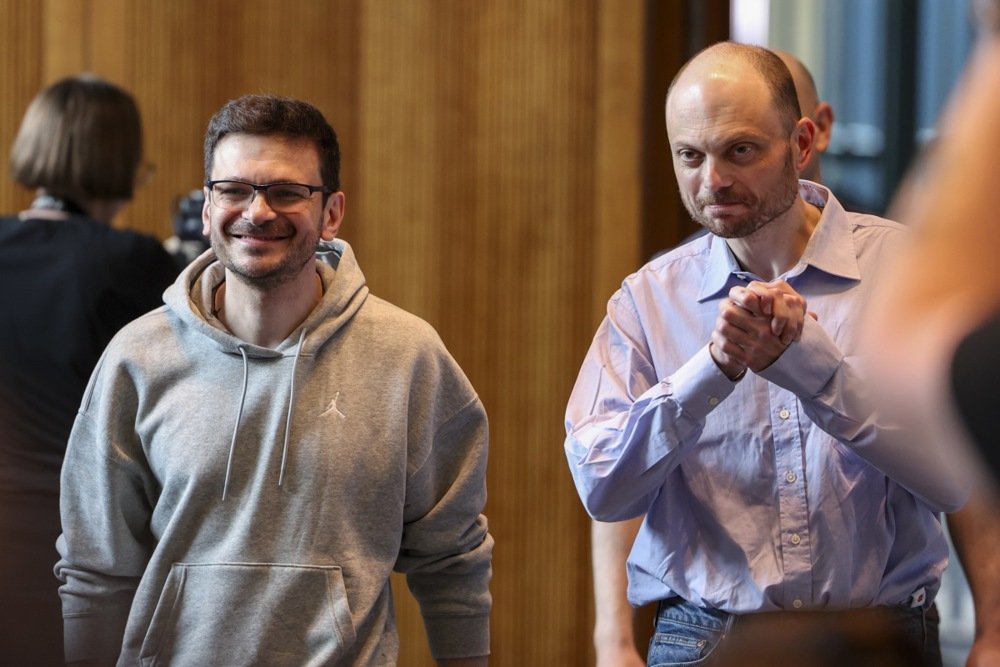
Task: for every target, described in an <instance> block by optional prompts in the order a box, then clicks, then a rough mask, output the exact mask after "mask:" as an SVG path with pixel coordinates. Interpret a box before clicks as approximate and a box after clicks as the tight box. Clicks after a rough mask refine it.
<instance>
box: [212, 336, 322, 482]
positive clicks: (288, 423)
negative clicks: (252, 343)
mask: <svg viewBox="0 0 1000 667" xmlns="http://www.w3.org/2000/svg"><path fill="white" fill-rule="evenodd" d="M305 338H306V330H305V328H303V329H302V333H300V334H299V343H298V345H297V346H296V347H295V359H294V360H293V361H292V376H291V379H290V380H289V389H288V412H287V413H286V414H285V441H284V443H283V444H282V447H281V469H280V470H279V471H278V486H279V487H280V486H281V483H282V482H283V481H285V464H286V462H287V461H288V441H289V439H290V437H291V432H292V414H293V412H294V409H295V371H296V370H297V369H298V366H299V357H301V356H302V343H303V342H305ZM239 350H240V354H241V355H243V390H242V391H241V392H240V407H239V411H238V412H237V413H236V425H235V426H234V427H233V439H232V442H230V443H229V460H228V461H227V462H226V479H225V482H223V485H222V499H223V500H225V499H226V494H227V493H228V492H229V478H230V475H231V474H232V471H233V458H234V454H235V453H236V437H237V436H238V435H239V432H240V422H242V421H243V406H244V405H245V403H246V398H247V383H248V380H249V377H250V362H249V361H248V359H247V352H246V349H244V347H243V346H242V345H241V346H240V348H239Z"/></svg>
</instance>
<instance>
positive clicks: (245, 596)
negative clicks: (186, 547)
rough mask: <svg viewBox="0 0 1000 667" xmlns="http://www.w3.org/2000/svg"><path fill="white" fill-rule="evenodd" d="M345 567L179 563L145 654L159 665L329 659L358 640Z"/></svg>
mask: <svg viewBox="0 0 1000 667" xmlns="http://www.w3.org/2000/svg"><path fill="white" fill-rule="evenodd" d="M354 640H355V630H354V624H353V622H352V621H351V610H350V606H349V605H348V601H347V590H346V588H345V587H344V575H343V572H342V571H341V569H340V568H339V567H335V566H327V567H321V566H309V565H287V564H274V563H197V564H190V563H176V564H174V565H173V566H172V567H171V568H170V573H169V574H168V575H167V580H166V582H165V583H164V585H163V590H162V592H161V593H160V599H159V601H158V602H157V604H156V609H155V610H154V612H153V617H152V619H151V621H150V624H149V630H148V631H147V633H146V637H145V639H144V640H143V643H142V650H141V653H140V659H141V661H142V664H143V665H144V666H145V667H152V666H153V665H232V666H234V667H236V666H238V665H260V666H261V667H269V666H275V667H277V666H284V665H289V666H291V665H295V666H296V667H300V666H303V665H327V664H332V663H335V662H336V661H337V660H338V659H340V658H342V657H343V656H344V654H345V653H346V651H347V650H348V649H349V647H350V646H351V645H352V644H353V643H354Z"/></svg>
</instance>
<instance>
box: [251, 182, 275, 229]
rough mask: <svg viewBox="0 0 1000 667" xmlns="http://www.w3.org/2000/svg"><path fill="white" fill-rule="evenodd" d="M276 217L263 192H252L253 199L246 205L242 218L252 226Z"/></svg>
mask: <svg viewBox="0 0 1000 667" xmlns="http://www.w3.org/2000/svg"><path fill="white" fill-rule="evenodd" d="M276 215H277V214H276V213H275V212H274V209H273V208H271V205H270V204H268V202H267V197H266V196H265V195H264V192H263V191H261V190H257V191H256V192H254V197H253V199H251V200H250V204H248V205H247V208H246V211H245V212H244V214H243V217H244V218H245V219H246V220H249V221H250V222H252V223H254V224H260V223H262V222H265V221H267V220H271V219H273V218H274V217H275V216H276Z"/></svg>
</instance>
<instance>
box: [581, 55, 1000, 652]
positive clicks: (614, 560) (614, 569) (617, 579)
mask: <svg viewBox="0 0 1000 667" xmlns="http://www.w3.org/2000/svg"><path fill="white" fill-rule="evenodd" d="M771 50H772V51H773V52H774V53H775V54H777V55H778V56H779V57H780V58H781V60H782V61H783V62H784V63H785V65H786V67H788V69H789V72H790V73H791V75H792V79H793V81H794V83H795V91H796V93H797V95H798V100H799V108H800V110H801V112H802V113H803V114H804V115H805V116H806V117H808V118H809V119H810V120H812V121H813V123H814V124H815V126H816V135H815V139H814V142H813V147H814V150H813V152H812V154H811V155H810V157H809V160H808V162H807V163H806V165H805V167H804V168H803V170H802V173H801V178H803V179H805V180H810V181H814V182H816V183H820V182H822V170H821V160H820V157H821V155H822V154H823V153H824V152H825V151H826V149H827V148H828V147H829V144H830V137H831V135H832V132H833V123H834V118H835V116H834V110H833V108H832V106H831V105H830V103H829V102H826V101H822V100H820V97H819V94H818V92H817V90H816V84H815V80H814V78H813V76H812V73H811V72H810V71H809V69H808V68H807V67H806V66H805V64H804V63H802V61H800V60H799V59H798V58H796V57H795V56H794V55H792V54H791V53H788V52H787V51H781V50H778V49H771ZM900 219H901V220H905V217H904V218H900ZM998 517H1000V512H998V511H997V507H996V505H995V503H994V502H993V501H992V500H991V498H990V497H989V494H983V493H978V492H977V493H976V494H975V495H974V497H973V499H972V501H971V502H970V503H969V504H968V505H967V506H966V507H964V508H963V509H961V510H959V511H958V512H954V513H951V514H949V515H948V526H949V529H950V532H951V534H952V538H953V541H954V542H955V543H956V548H957V551H958V555H959V559H960V560H961V562H962V565H963V567H964V569H965V570H966V574H967V576H968V578H969V581H970V585H971V586H972V587H973V594H974V599H975V602H976V609H977V618H978V619H979V621H980V624H981V625H982V626H984V627H986V628H995V631H993V632H978V633H977V635H976V643H975V646H974V647H973V650H972V652H971V654H970V658H969V660H968V667H977V666H978V665H979V664H980V663H978V662H977V661H976V656H977V655H979V654H980V653H982V652H985V651H991V650H1000V564H994V563H993V558H992V555H993V554H995V553H997V552H998V551H1000V518H998ZM641 524H642V517H641V516H640V517H637V518H635V519H630V520H628V521H621V522H614V523H605V522H601V521H593V522H592V527H591V552H592V566H593V567H592V569H593V582H594V599H595V605H594V606H595V612H596V613H595V624H594V647H595V649H596V655H597V665H598V667H638V666H639V665H644V664H645V659H644V658H643V657H642V656H641V655H640V654H639V652H638V650H637V643H636V637H635V629H634V616H635V614H634V610H633V608H632V606H631V604H630V603H629V602H628V596H627V584H628V581H627V574H626V566H625V564H626V560H627V558H628V554H629V551H630V550H631V548H632V544H633V543H634V541H635V536H636V534H637V533H638V531H639V527H640V525H641Z"/></svg>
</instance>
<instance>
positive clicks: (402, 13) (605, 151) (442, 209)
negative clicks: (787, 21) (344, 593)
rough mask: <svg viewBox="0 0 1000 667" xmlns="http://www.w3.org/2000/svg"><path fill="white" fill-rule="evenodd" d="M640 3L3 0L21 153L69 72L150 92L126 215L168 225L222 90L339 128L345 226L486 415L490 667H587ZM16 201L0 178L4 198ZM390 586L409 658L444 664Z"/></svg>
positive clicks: (4, 82)
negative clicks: (139, 171)
mask: <svg viewBox="0 0 1000 667" xmlns="http://www.w3.org/2000/svg"><path fill="white" fill-rule="evenodd" d="M645 6H646V3H645V2H644V1H643V0H624V1H622V2H613V1H611V0H584V1H581V0H505V1H503V2H501V1H500V0H481V1H477V2H468V1H465V0H410V1H407V2H400V1H398V0H366V1H364V2H362V1H361V0H285V1H283V2H281V3H273V2H270V1H268V0H241V1H236V0H215V1H213V2H208V3H206V2H201V1H200V0H171V2H156V1H154V0H45V1H44V2H42V3H39V4H38V5H36V4H35V3H32V2H30V1H29V0H23V2H21V1H18V0H0V19H3V23H2V24H0V30H2V31H3V35H4V36H5V37H8V38H9V39H8V41H7V42H6V43H7V44H8V48H9V49H11V50H13V52H14V53H15V54H16V57H13V58H11V59H9V60H8V62H7V63H0V86H2V87H3V88H2V90H4V91H9V92H10V95H11V97H10V98H8V99H9V100H10V104H9V105H7V106H8V107H9V108H5V110H4V111H2V112H0V113H3V114H7V115H4V116H3V118H4V119H5V122H4V126H3V128H2V131H3V132H4V135H3V138H4V139H7V141H6V145H7V146H9V140H10V139H12V137H13V132H14V131H15V130H16V125H17V123H18V122H19V120H20V116H21V114H22V113H23V110H24V107H25V106H26V105H27V102H28V100H29V99H30V98H31V96H32V95H34V93H35V92H36V91H37V89H38V87H40V86H41V85H43V84H44V83H48V82H50V81H51V80H54V79H55V78H57V76H62V75H65V74H69V73H73V72H76V71H81V70H85V69H86V70H91V71H94V72H96V73H98V74H100V75H102V76H106V77H108V78H110V79H112V80H113V81H115V82H117V83H120V84H122V85H123V86H125V87H126V88H128V89H129V90H131V91H132V92H133V93H134V94H135V96H136V98H137V100H138V102H139V104H140V107H141V109H142V112H143V118H144V125H145V129H146V137H147V146H146V148H147V150H146V152H147V156H148V158H149V160H150V161H152V162H155V163H156V164H157V175H156V178H155V179H154V181H153V182H152V183H151V184H150V185H148V186H146V187H145V188H143V189H142V190H140V191H139V193H138V195H137V197H136V199H135V201H134V202H133V203H132V204H131V205H130V206H129V208H128V209H127V211H126V213H125V215H123V216H122V217H121V219H120V220H119V221H118V224H120V225H122V226H128V227H132V228H136V229H141V230H144V231H148V232H151V233H154V234H157V235H158V236H160V237H161V238H163V237H166V236H168V235H169V234H170V233H171V226H170V211H171V205H172V202H173V200H174V198H175V197H177V196H178V195H182V194H185V193H186V192H187V191H189V190H190V189H191V188H196V187H199V185H200V183H201V181H202V156H201V139H202V135H203V132H204V128H205V124H206V122H207V120H208V118H209V116H210V115H211V113H213V112H214V111H215V110H217V109H218V107H219V106H220V105H221V104H222V103H223V102H224V101H225V100H226V99H229V98H231V97H234V96H236V95H239V94H242V93H246V92H262V91H267V92H276V93H280V94H287V95H293V96H297V97H302V98H305V99H308V100H310V101H311V102H313V103H315V104H317V105H318V106H319V107H320V108H321V109H323V111H324V112H325V113H326V114H327V115H328V117H329V118H330V119H331V121H332V122H333V124H334V126H335V127H336V129H337V131H338V134H339V136H340V139H341V143H342V148H343V152H344V165H343V174H342V176H343V182H344V188H345V190H346V192H347V202H348V203H347V219H346V221H345V225H344V229H343V235H344V236H345V238H347V239H348V240H349V241H350V242H351V243H352V244H353V245H354V246H355V249H356V250H357V252H358V255H359V258H360V261H361V265H362V267H363V268H364V270H365V272H366V275H367V276H368V279H369V283H370V285H371V286H372V289H373V292H374V293H375V294H378V295H380V296H382V297H384V298H387V299H388V300H390V301H392V302H394V303H396V304H397V305H399V306H401V307H403V308H406V309H407V310H410V311H412V312H414V313H416V314H418V315H420V316H422V317H424V318H425V319H427V320H428V321H430V322H431V324H433V325H434V326H435V327H436V328H437V330H438V331H439V333H440V334H441V336H442V338H443V340H444V341H445V343H446V344H447V345H448V347H449V349H451V351H452V353H453V354H454V355H455V357H456V358H457V359H458V361H459V363H460V364H461V365H462V367H463V368H464V369H465V371H466V373H467V374H468V375H469V377H470V379H471V380H472V382H473V384H474V385H475V387H476V388H477V390H478V391H479V393H480V395H481V396H482V399H483V401H484V403H485V405H486V407H487V411H488V413H489V415H490V421H491V456H490V466H489V473H488V480H489V492H490V495H489V501H488V505H487V514H488V516H489V520H490V525H491V530H492V532H493V534H494V535H495V537H496V539H497V549H496V554H495V568H494V581H493V585H492V590H493V593H494V599H495V608H494V615H493V652H494V659H493V661H492V664H494V665H500V666H503V665H542V664H544V665H582V664H588V663H592V660H593V652H592V649H591V640H590V630H591V622H592V614H593V603H592V599H591V594H590V583H589V582H590V569H589V524H588V521H587V519H586V517H585V515H584V513H583V510H582V509H581V507H580V504H579V501H578V499H577V498H576V495H575V491H574V490H573V488H572V483H571V481H570V478H569V473H568V471H567V469H566V461H565V456H564V454H563V449H562V440H563V437H564V435H563V430H562V417H563V411H564V407H565V402H566V399H567V396H568V393H569V390H570V388H571V386H572V383H573V381H574V379H575V376H576V373H577V370H578V368H579V364H580V361H581V360H582V357H583V354H584V352H585V350H586V348H587V346H588V345H589V342H590V338H591V336H592V335H593V331H594V328H595V326H596V324H597V322H598V321H599V319H600V316H601V313H602V312H603V308H604V304H605V302H606V300H607V298H608V296H609V295H610V293H611V291H613V290H614V288H615V287H616V285H617V284H618V283H619V282H620V281H621V279H622V278H623V277H624V276H625V275H626V274H627V273H628V272H629V271H631V270H632V269H633V268H634V267H635V265H636V264H637V261H638V257H639V255H640V253H639V250H638V244H639V240H640V238H641V235H640V229H641V227H640V224H641V219H640V218H641V208H642V206H643V203H642V174H641V170H642V161H641V154H642V150H643V132H644V130H643V123H642V112H641V104H642V99H641V96H642V90H641V87H642V83H643V79H642V77H643V71H644V64H643V58H644V37H643V34H642V31H643V25H644V17H645V12H646V9H645ZM15 63H17V64H15ZM15 99H17V100H20V101H23V103H19V104H16V105H15V104H14V100H15ZM15 106H16V107H17V108H16V109H14V107H15ZM15 116H16V118H15ZM4 168H6V167H4ZM4 188H7V189H4ZM23 197H24V194H23V193H19V192H17V191H16V189H15V188H12V187H8V186H7V184H6V183H0V204H2V205H3V207H4V210H11V211H12V210H16V209H17V208H18V207H19V206H20V205H22V203H23ZM19 198H20V199H19ZM395 584H396V585H395V588H396V589H397V591H398V592H399V599H398V602H397V607H398V612H399V614H398V615H399V626H400V632H401V642H402V651H403V653H402V657H401V660H400V663H401V664H405V665H417V666H418V667H420V666H422V665H431V664H433V662H432V661H431V660H430V658H429V656H428V654H427V649H426V642H425V641H424V639H423V636H422V634H423V630H422V623H421V622H420V619H419V614H418V611H417V609H416V606H415V604H414V603H413V601H412V600H411V599H409V598H408V594H407V593H406V592H405V585H401V584H402V582H401V580H399V579H396V580H395Z"/></svg>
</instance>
